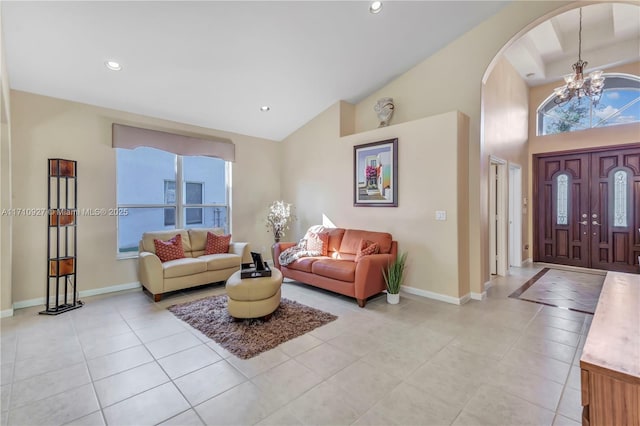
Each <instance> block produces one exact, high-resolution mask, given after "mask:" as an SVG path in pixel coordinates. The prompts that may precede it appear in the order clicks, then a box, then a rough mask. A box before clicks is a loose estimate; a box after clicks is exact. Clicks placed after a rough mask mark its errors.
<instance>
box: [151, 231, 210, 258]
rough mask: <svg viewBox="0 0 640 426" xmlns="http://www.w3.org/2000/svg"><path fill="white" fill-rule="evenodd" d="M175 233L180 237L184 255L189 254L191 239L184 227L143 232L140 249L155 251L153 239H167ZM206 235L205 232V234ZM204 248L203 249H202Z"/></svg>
mask: <svg viewBox="0 0 640 426" xmlns="http://www.w3.org/2000/svg"><path fill="white" fill-rule="evenodd" d="M176 234H178V235H180V237H182V249H183V250H184V253H185V255H186V256H190V255H191V240H190V239H189V233H188V232H187V231H186V230H184V229H170V230H168V231H156V232H145V233H144V234H142V251H148V252H150V253H153V254H155V253H156V247H155V244H154V243H153V240H156V239H157V240H161V241H168V240H170V239H171V238H173V237H175V236H176ZM205 235H206V234H205ZM203 250H204V249H203Z"/></svg>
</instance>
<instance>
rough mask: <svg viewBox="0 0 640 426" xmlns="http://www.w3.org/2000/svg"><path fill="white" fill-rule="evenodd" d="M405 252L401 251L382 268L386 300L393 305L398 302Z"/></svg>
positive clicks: (405, 257) (404, 264)
mask: <svg viewBox="0 0 640 426" xmlns="http://www.w3.org/2000/svg"><path fill="white" fill-rule="evenodd" d="M406 262H407V253H402V254H400V255H399V256H398V257H396V260H394V261H393V263H392V264H391V265H388V266H387V268H386V269H382V276H383V277H384V282H385V283H386V284H387V302H388V303H390V304H392V305H395V304H397V303H398V302H400V286H401V285H402V280H403V278H404V270H405V268H406Z"/></svg>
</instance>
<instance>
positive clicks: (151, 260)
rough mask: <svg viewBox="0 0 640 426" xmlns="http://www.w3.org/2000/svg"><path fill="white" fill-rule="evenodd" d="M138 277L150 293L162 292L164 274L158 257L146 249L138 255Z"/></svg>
mask: <svg viewBox="0 0 640 426" xmlns="http://www.w3.org/2000/svg"><path fill="white" fill-rule="evenodd" d="M138 273H139V274H138V275H139V276H138V279H139V280H140V283H141V284H142V285H143V286H144V287H145V288H146V289H147V290H149V291H150V292H151V293H152V294H160V293H164V274H163V271H162V262H160V258H159V257H158V256H156V255H155V254H153V253H150V252H148V251H141V252H140V254H139V256H138Z"/></svg>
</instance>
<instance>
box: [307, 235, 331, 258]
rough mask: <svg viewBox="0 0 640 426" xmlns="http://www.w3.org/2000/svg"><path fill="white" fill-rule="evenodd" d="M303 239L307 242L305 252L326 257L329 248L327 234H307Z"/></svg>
mask: <svg viewBox="0 0 640 426" xmlns="http://www.w3.org/2000/svg"><path fill="white" fill-rule="evenodd" d="M305 237H306V240H307V250H309V251H317V252H320V254H322V256H326V255H327V251H328V248H329V233H328V232H307V235H305Z"/></svg>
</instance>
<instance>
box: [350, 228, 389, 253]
mask: <svg viewBox="0 0 640 426" xmlns="http://www.w3.org/2000/svg"><path fill="white" fill-rule="evenodd" d="M360 240H369V241H372V242H374V243H378V246H379V247H380V251H379V253H382V254H387V253H389V252H391V241H392V240H393V239H392V237H391V234H389V233H387V232H373V231H362V230H360V229H347V230H346V231H345V232H344V237H342V243H341V244H340V250H339V251H340V253H347V254H353V255H355V254H356V253H358V248H360Z"/></svg>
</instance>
